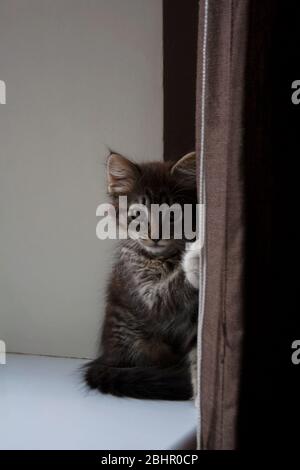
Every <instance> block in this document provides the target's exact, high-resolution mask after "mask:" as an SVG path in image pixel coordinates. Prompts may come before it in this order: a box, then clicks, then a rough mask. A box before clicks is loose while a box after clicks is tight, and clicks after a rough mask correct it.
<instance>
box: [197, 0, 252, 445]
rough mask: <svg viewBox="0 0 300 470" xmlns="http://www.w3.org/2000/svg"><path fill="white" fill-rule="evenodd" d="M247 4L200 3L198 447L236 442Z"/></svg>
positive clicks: (226, 0) (237, 0) (245, 0)
mask: <svg viewBox="0 0 300 470" xmlns="http://www.w3.org/2000/svg"><path fill="white" fill-rule="evenodd" d="M248 6H249V1H248V0H232V1H230V0H201V1H200V10H199V31H198V34H199V41H198V73H197V113H196V115H197V119H196V131H197V144H196V150H197V154H198V162H199V171H200V172H201V171H203V175H202V176H204V181H205V191H204V188H203V185H204V181H200V202H205V206H206V227H205V229H206V237H205V254H204V256H205V258H206V275H205V278H206V282H205V287H204V288H203V292H201V295H204V308H203V311H202V312H200V323H202V324H200V328H199V342H200V346H201V347H200V358H199V360H200V423H199V428H200V441H199V444H198V445H199V447H200V448H201V449H234V448H235V447H236V424H237V413H238V397H239V381H240V369H241V351H242V340H243V321H242V318H243V307H244V306H243V272H244V266H243V260H244V253H243V251H244V215H243V214H244V210H243V208H244V197H243V194H244V177H243V171H242V160H243V123H244V118H243V116H244V114H243V113H244V93H245V70H246V47H247V33H248V30H247V24H248V22H247V14H248ZM201 193H202V196H201ZM202 197H203V200H202V201H201V199H202ZM202 262H203V261H202ZM200 304H201V301H200ZM202 317H203V319H202Z"/></svg>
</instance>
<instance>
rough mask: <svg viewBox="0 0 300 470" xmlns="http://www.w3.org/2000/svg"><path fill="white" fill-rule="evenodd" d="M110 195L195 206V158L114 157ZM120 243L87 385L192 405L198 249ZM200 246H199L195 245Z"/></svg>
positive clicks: (176, 243) (168, 243)
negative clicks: (143, 159) (148, 159)
mask: <svg viewBox="0 0 300 470" xmlns="http://www.w3.org/2000/svg"><path fill="white" fill-rule="evenodd" d="M107 180H108V192H109V194H110V196H111V200H112V202H113V204H114V206H115V207H116V209H118V197H119V196H120V195H126V196H127V198H128V208H129V209H128V221H130V220H131V218H132V216H131V213H130V207H131V206H132V205H133V204H135V203H142V204H144V205H146V206H147V207H150V205H151V204H153V203H155V204H162V203H164V202H167V203H168V204H169V205H171V204H174V203H177V204H180V205H181V206H183V205H184V204H193V207H194V208H195V207H196V202H197V191H196V169H195V154H194V153H191V154H188V155H186V156H184V157H183V158H182V159H181V160H179V161H178V162H176V163H175V164H174V162H164V163H162V162H152V163H145V164H139V165H137V164H135V163H133V162H131V161H130V160H128V159H127V158H125V157H123V156H121V155H117V154H111V155H110V156H109V157H108V162H107ZM151 223H152V221H151V220H150V222H149V236H148V237H143V238H138V239H135V240H133V239H127V240H121V241H120V242H119V249H118V252H117V257H116V258H117V261H116V263H115V265H114V267H113V271H112V274H111V277H110V280H109V283H108V288H107V300H106V315H105V321H104V326H103V331H102V337H101V352H100V355H99V357H98V358H97V359H96V360H94V361H92V362H90V363H88V365H87V366H86V369H85V380H86V382H87V384H88V385H89V386H90V387H91V388H93V389H98V390H99V391H101V392H103V393H111V394H113V395H117V396H129V397H135V398H149V399H166V400H187V399H189V398H191V397H192V395H193V387H192V377H191V364H190V362H191V361H190V358H189V356H190V353H191V351H192V350H193V348H195V343H196V333H197V331H196V326H197V312H198V263H199V257H198V256H199V250H187V249H186V240H184V239H181V240H176V239H174V238H171V239H170V240H165V239H160V238H156V239H153V238H151V232H150V228H151V227H150V226H151ZM195 243H196V244H197V242H195Z"/></svg>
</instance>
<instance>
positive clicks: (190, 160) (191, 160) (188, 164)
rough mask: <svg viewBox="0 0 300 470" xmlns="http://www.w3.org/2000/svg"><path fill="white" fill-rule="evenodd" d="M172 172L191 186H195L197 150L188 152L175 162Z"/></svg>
mask: <svg viewBox="0 0 300 470" xmlns="http://www.w3.org/2000/svg"><path fill="white" fill-rule="evenodd" d="M171 174H172V175H174V176H178V177H179V178H180V180H181V182H182V183H183V184H184V185H186V186H188V187H189V188H191V187H193V186H194V185H195V184H196V152H191V153H187V154H186V155H184V157H182V158H180V160H178V161H177V162H176V163H174V165H173V166H172V167H171Z"/></svg>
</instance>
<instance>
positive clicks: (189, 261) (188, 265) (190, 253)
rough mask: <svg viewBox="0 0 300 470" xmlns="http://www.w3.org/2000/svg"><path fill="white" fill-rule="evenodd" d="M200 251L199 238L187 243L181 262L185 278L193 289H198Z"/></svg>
mask: <svg viewBox="0 0 300 470" xmlns="http://www.w3.org/2000/svg"><path fill="white" fill-rule="evenodd" d="M200 252H201V243H200V240H196V241H195V242H194V243H189V244H188V245H187V247H186V252H185V254H184V257H183V262H182V265H183V270H184V272H185V275H186V278H187V280H188V281H189V283H190V284H192V286H193V287H195V289H199V271H200Z"/></svg>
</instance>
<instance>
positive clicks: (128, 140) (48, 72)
mask: <svg viewBox="0 0 300 470" xmlns="http://www.w3.org/2000/svg"><path fill="white" fill-rule="evenodd" d="M0 58H1V62H0V74H1V75H0V79H1V80H4V81H5V82H6V86H7V103H6V104H5V105H1V106H0V143H1V148H0V221H1V230H0V260H1V269H0V339H2V340H5V341H6V344H7V348H8V350H9V351H11V352H23V353H24V352H26V353H34V354H49V355H57V356H78V357H90V356H92V355H93V353H94V349H95V344H96V337H97V331H98V328H99V326H100V320H101V316H103V301H102V299H103V289H104V284H105V280H106V278H107V273H108V271H109V265H110V248H111V243H109V242H106V241H105V242H104V241H99V240H97V239H96V224H97V218H96V208H97V206H98V204H99V203H100V202H103V201H105V200H106V187H105V182H104V179H105V177H104V175H105V164H104V163H105V161H106V157H107V153H108V150H107V148H106V145H108V146H110V147H112V148H113V149H115V150H117V151H119V152H123V153H124V154H127V155H128V156H132V157H134V158H136V159H137V160H138V161H139V160H140V161H141V160H150V159H154V160H155V159H160V158H161V157H162V149H163V144H162V141H163V137H162V134H163V91H162V0H26V1H25V0H1V1H0Z"/></svg>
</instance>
